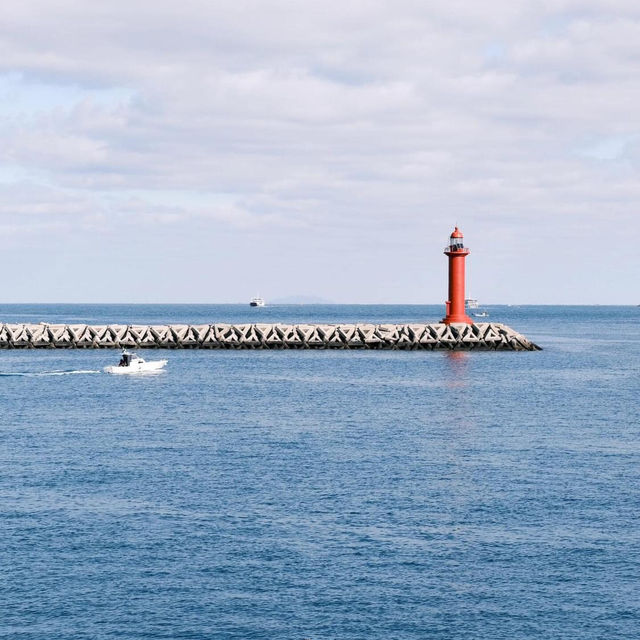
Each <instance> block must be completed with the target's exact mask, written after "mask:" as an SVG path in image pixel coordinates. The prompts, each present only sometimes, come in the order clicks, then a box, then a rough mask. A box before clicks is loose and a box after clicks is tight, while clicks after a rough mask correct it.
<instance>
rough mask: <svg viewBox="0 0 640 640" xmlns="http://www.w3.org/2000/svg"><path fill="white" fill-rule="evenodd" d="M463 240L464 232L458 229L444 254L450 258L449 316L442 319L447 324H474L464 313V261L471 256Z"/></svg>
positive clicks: (454, 231)
mask: <svg viewBox="0 0 640 640" xmlns="http://www.w3.org/2000/svg"><path fill="white" fill-rule="evenodd" d="M462 238H463V236H462V232H461V231H460V229H458V227H456V228H455V229H454V230H453V233H452V234H451V238H450V239H449V246H448V247H446V248H445V250H444V254H445V255H446V256H449V299H448V300H447V302H446V303H445V305H446V309H447V315H446V316H445V317H444V318H443V319H442V322H444V323H445V324H452V323H454V322H465V323H467V324H473V320H472V319H471V318H470V317H469V316H468V315H467V314H466V313H465V311H464V260H465V258H466V257H467V256H468V255H469V249H465V246H464V244H463V242H462Z"/></svg>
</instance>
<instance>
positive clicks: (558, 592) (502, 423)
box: [0, 305, 640, 640]
mask: <svg viewBox="0 0 640 640" xmlns="http://www.w3.org/2000/svg"><path fill="white" fill-rule="evenodd" d="M489 311H490V313H491V320H495V321H502V322H506V323H507V324H509V325H511V326H512V327H513V328H515V329H516V330H519V331H521V332H522V333H524V334H525V335H527V337H529V338H530V339H532V340H534V341H535V342H537V343H539V344H540V345H541V346H543V347H544V351H542V352H537V353H507V352H500V353H468V354H457V353H442V352H378V351H377V352H366V351H361V352H349V351H326V352H318V351H245V352H226V351H225V352H222V351H220V352H216V351H171V352H162V351H154V352H148V353H147V357H153V358H155V357H168V358H169V365H168V370H167V372H166V373H164V374H161V375H157V376H142V377H140V376H138V377H126V376H109V375H106V374H103V373H74V372H81V371H85V372H91V371H99V370H101V369H102V367H103V366H105V365H107V364H112V363H113V362H114V360H115V359H117V353H116V352H113V351H29V352H27V351H0V374H2V375H0V403H1V414H0V534H1V536H0V637H2V638H16V639H18V638H19V639H25V640H26V639H29V640H31V639H34V640H35V639H38V640H40V639H46V640H56V639H65V640H67V639H68V640H71V639H74V640H75V639H85V638H87V639H88V638H92V639H93V638H96V639H107V638H109V639H111V638H114V639H115V638H132V639H133V638H136V639H137V638H193V639H206V638H216V639H218V638H220V639H222V638H224V639H226V638H238V639H245V638H246V639H250V638H265V639H266V638H268V639H271V638H274V639H279V638H282V639H299V640H302V639H304V638H312V639H314V640H319V639H329V638H331V639H333V638H335V639H341V640H361V639H364V638H367V639H370V638H380V639H382V638H384V639H394V638H397V639H399V640H413V639H416V640H417V639H422V638H442V639H449V638H460V639H462V638H465V639H466V638H489V639H492V638H532V639H533V638H535V639H539V638H567V639H569V638H571V639H575V638H588V639H591V638H593V639H596V638H598V639H601V638H607V639H613V638H629V639H632V638H633V639H635V638H638V637H640V607H639V602H640V600H639V598H638V578H639V576H640V526H639V524H638V513H639V508H640V498H639V493H638V490H639V487H640V477H639V476H640V451H639V449H640V447H639V444H638V443H639V439H640V424H639V422H640V421H639V420H638V413H639V411H638V409H639V402H638V394H639V391H640V384H639V377H640V329H639V327H640V325H639V321H640V308H635V307H522V308H516V307H492V308H491V307H490V308H489ZM441 314H442V309H441V307H418V306H411V307H409V306H407V307H402V306H396V307H381V306H370V307H367V306H358V307H349V306H344V307H334V306H304V307H303V306H300V307H295V306H287V307H273V308H265V309H259V310H250V309H248V308H245V307H241V306H219V307H212V306H196V307H194V306H173V307H167V306H145V307H133V308H132V307H127V306H122V307H118V306H79V305H74V306H27V305H22V306H7V305H4V306H0V322H2V321H5V322H18V321H31V322H39V321H41V320H42V321H48V322H56V321H63V322H64V321H66V322H81V321H88V322H100V323H104V322H118V321H119V322H164V321H173V322H179V321H190V322H193V323H196V322H198V323H200V322H208V321H238V322H239V321H247V320H250V319H253V318H256V317H260V318H261V319H263V320H264V321H266V322H269V321H277V320H282V321H301V322H302V321H315V320H317V321H356V320H362V321H365V320H368V321H374V322H385V321H399V322H400V321H424V320H426V321H435V320H438V319H439V317H440V316H441ZM52 372H55V375H49V374H51V373H52ZM17 373H19V374H23V375H15V374H17Z"/></svg>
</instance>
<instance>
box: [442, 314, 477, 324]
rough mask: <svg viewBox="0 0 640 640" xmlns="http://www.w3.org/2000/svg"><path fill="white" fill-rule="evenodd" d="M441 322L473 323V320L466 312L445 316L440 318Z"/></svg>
mask: <svg viewBox="0 0 640 640" xmlns="http://www.w3.org/2000/svg"><path fill="white" fill-rule="evenodd" d="M442 322H443V324H473V320H472V319H471V318H470V317H469V316H468V315H467V314H466V313H463V314H462V315H457V316H447V317H446V318H442Z"/></svg>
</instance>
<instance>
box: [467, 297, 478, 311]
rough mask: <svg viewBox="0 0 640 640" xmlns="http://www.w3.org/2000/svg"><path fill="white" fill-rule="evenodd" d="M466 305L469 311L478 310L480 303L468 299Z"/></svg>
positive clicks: (473, 299)
mask: <svg viewBox="0 0 640 640" xmlns="http://www.w3.org/2000/svg"><path fill="white" fill-rule="evenodd" d="M464 303H465V304H466V305H467V309H477V308H478V301H477V300H476V299H475V298H467V299H466V300H465V301H464Z"/></svg>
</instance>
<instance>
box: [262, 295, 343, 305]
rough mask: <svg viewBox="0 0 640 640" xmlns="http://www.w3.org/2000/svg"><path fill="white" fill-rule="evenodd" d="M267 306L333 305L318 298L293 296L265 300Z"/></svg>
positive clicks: (331, 302) (329, 301)
mask: <svg viewBox="0 0 640 640" xmlns="http://www.w3.org/2000/svg"><path fill="white" fill-rule="evenodd" d="M267 303H268V304H335V302H333V301H332V300H326V299H325V298H320V297H318V296H305V295H293V296H286V297H284V298H276V299H275V300H267Z"/></svg>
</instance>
